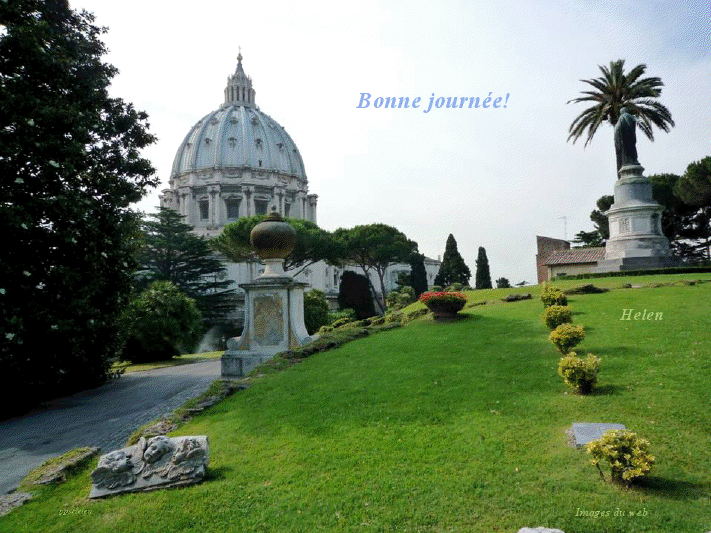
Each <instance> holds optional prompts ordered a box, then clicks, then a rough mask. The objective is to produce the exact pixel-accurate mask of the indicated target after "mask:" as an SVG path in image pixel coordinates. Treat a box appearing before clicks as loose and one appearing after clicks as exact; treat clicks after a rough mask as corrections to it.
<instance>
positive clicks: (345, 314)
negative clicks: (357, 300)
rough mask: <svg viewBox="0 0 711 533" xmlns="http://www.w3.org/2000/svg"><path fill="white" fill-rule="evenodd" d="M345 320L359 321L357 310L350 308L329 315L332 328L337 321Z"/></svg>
mask: <svg viewBox="0 0 711 533" xmlns="http://www.w3.org/2000/svg"><path fill="white" fill-rule="evenodd" d="M343 319H348V321H353V320H357V319H358V316H357V315H356V312H355V309H352V308H350V307H349V308H347V309H342V310H340V311H336V312H334V313H328V323H329V325H331V326H333V324H334V323H335V322H336V321H338V320H343Z"/></svg>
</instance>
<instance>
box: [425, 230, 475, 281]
mask: <svg viewBox="0 0 711 533" xmlns="http://www.w3.org/2000/svg"><path fill="white" fill-rule="evenodd" d="M471 277H472V273H471V271H470V270H469V267H468V266H467V265H466V263H465V262H464V259H462V256H461V255H460V254H459V250H458V249H457V241H456V240H455V239H454V235H452V234H451V233H450V234H449V237H447V242H446V244H445V246H444V255H443V256H442V264H441V265H440V267H439V272H437V275H436V276H435V279H434V284H435V285H438V286H441V287H446V286H448V285H451V284H452V283H461V284H462V285H469V278H471Z"/></svg>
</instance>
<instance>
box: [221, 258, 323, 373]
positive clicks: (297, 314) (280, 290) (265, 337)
mask: <svg viewBox="0 0 711 533" xmlns="http://www.w3.org/2000/svg"><path fill="white" fill-rule="evenodd" d="M282 272H283V270H282ZM305 286H306V283H300V282H297V281H294V279H293V278H291V277H289V276H287V275H284V276H278V275H277V276H264V275H263V276H261V277H259V278H257V279H256V280H254V281H252V282H250V283H244V284H241V285H240V287H242V289H244V291H245V310H244V311H245V321H244V329H243V330H242V336H241V337H233V338H231V339H229V340H228V341H227V350H226V351H225V353H224V355H223V356H222V377H226V378H234V377H241V376H244V375H246V374H247V373H248V372H250V371H251V370H252V369H253V368H254V367H256V366H257V365H260V364H262V363H265V362H266V361H268V360H269V359H271V358H272V357H274V356H275V355H276V354H277V353H279V352H283V351H286V350H290V349H293V348H298V347H300V346H303V345H304V344H307V343H308V342H311V341H312V340H314V339H315V337H310V336H309V334H308V333H307V331H306V326H305V324H304V287H305Z"/></svg>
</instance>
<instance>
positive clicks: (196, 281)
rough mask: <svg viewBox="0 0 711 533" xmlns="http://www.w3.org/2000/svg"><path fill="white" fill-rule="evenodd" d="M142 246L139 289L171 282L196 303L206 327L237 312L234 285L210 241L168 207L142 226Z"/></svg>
mask: <svg viewBox="0 0 711 533" xmlns="http://www.w3.org/2000/svg"><path fill="white" fill-rule="evenodd" d="M142 230H143V246H142V248H141V250H140V252H139V254H138V261H139V263H140V267H139V269H138V272H137V274H136V278H137V282H138V286H139V288H144V287H147V286H148V285H149V284H150V283H152V282H154V281H170V282H171V283H173V284H174V285H175V286H176V287H178V288H179V289H180V290H181V291H183V293H185V295H186V296H188V297H189V298H192V299H193V300H195V303H196V304H197V307H198V309H199V310H200V313H201V314H202V317H203V320H204V322H205V326H207V327H209V326H213V325H217V324H224V323H226V322H228V318H229V315H230V314H231V313H232V312H233V311H234V309H235V305H236V302H235V291H234V289H232V288H230V285H232V283H233V282H232V281H231V280H229V279H226V274H225V268H224V266H223V264H222V261H220V259H219V258H218V257H217V255H216V254H215V252H214V251H213V250H212V248H211V247H210V244H209V241H208V240H207V239H205V238H204V237H198V236H197V235H195V234H194V233H193V232H192V227H191V226H190V225H189V224H186V223H184V222H183V216H182V215H180V214H179V213H177V212H175V211H173V210H172V209H168V208H165V207H161V208H159V211H158V213H155V214H151V215H148V220H145V221H144V222H143V224H142Z"/></svg>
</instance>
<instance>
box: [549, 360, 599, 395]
mask: <svg viewBox="0 0 711 533" xmlns="http://www.w3.org/2000/svg"><path fill="white" fill-rule="evenodd" d="M599 371H600V358H599V357H595V356H594V355H593V354H588V355H587V357H586V358H585V359H582V358H580V357H578V356H577V355H576V353H575V352H570V353H569V354H568V355H566V356H564V357H562V358H561V359H560V362H559V363H558V374H560V376H561V377H562V378H563V379H564V380H565V382H566V383H567V384H568V385H569V386H570V387H572V388H574V389H576V390H577V391H578V392H579V393H580V394H588V393H589V392H590V391H591V390H592V388H593V386H594V385H595V383H597V374H598V372H599Z"/></svg>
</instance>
